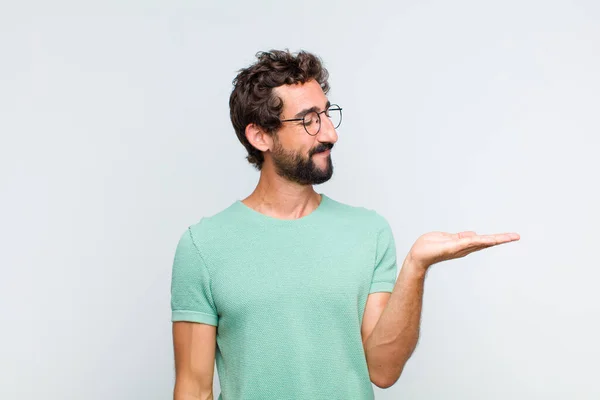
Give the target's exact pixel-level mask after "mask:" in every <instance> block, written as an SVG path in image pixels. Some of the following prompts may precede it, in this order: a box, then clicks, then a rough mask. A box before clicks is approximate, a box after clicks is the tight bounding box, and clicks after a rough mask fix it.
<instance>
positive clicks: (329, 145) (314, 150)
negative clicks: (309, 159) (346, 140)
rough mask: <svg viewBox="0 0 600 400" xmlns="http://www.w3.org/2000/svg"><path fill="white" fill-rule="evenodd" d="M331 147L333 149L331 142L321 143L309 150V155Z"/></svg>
mask: <svg viewBox="0 0 600 400" xmlns="http://www.w3.org/2000/svg"><path fill="white" fill-rule="evenodd" d="M331 149H333V143H321V144H319V145H318V146H317V147H315V148H314V149H312V150H311V151H310V155H311V156H312V155H314V154H318V153H322V152H324V151H327V150H331Z"/></svg>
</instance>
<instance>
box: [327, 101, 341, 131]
mask: <svg viewBox="0 0 600 400" xmlns="http://www.w3.org/2000/svg"><path fill="white" fill-rule="evenodd" d="M327 116H328V117H329V119H330V120H331V123H332V124H333V127H334V128H336V129H337V127H338V126H340V124H341V123H342V109H341V108H339V107H338V106H332V107H330V108H329V110H327Z"/></svg>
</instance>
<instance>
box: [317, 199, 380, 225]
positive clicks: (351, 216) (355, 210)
mask: <svg viewBox="0 0 600 400" xmlns="http://www.w3.org/2000/svg"><path fill="white" fill-rule="evenodd" d="M327 199H328V201H329V203H330V204H331V207H330V208H331V210H332V211H333V212H335V213H336V214H337V215H338V216H339V217H340V218H343V219H345V220H351V221H353V222H361V223H368V224H372V225H374V226H382V225H386V224H387V220H386V218H385V217H384V216H383V215H382V214H380V213H379V212H378V211H377V210H375V209H373V208H369V207H366V206H362V205H356V204H350V203H346V202H342V201H339V200H335V199H332V198H331V197H328V198H327Z"/></svg>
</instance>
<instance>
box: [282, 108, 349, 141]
mask: <svg viewBox="0 0 600 400" xmlns="http://www.w3.org/2000/svg"><path fill="white" fill-rule="evenodd" d="M331 110H335V111H339V112H340V122H338V124H337V125H336V126H334V127H333V129H337V128H338V127H339V126H340V125H341V124H342V107H340V106H339V105H337V104H331V105H330V106H329V107H327V109H326V110H323V111H310V112H308V113H306V115H304V116H303V117H302V118H289V119H282V120H280V121H281V122H291V121H302V126H303V127H304V130H305V131H306V133H308V134H309V135H310V136H317V135H318V134H319V132H321V114H323V113H327V114H325V115H327V117H328V118H329V111H331ZM312 113H316V114H317V121H318V122H319V129H317V132H316V133H310V132H309V131H308V129H307V128H306V121H305V118H306V117H307V116H309V115H310V114H312Z"/></svg>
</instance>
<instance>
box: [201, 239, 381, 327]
mask: <svg viewBox="0 0 600 400" xmlns="http://www.w3.org/2000/svg"><path fill="white" fill-rule="evenodd" d="M292 243H293V242H283V243H282V242H278V243H271V244H268V243H266V244H265V243H261V244H257V243H251V245H252V246H247V247H246V248H244V246H241V247H238V248H231V249H230V251H226V252H221V253H220V254H222V255H221V256H220V257H219V258H220V259H219V260H218V264H217V265H215V268H213V270H212V271H211V282H212V284H211V291H212V296H213V299H214V301H215V305H216V308H217V310H218V312H219V314H220V317H221V318H223V317H225V318H227V319H230V318H236V319H245V318H249V317H251V316H253V315H257V316H259V318H265V317H266V315H261V314H267V313H287V314H289V315H291V316H293V315H294V314H295V313H302V312H307V310H308V311H310V310H320V312H321V313H324V314H325V315H327V314H332V315H333V314H335V313H340V312H344V313H347V312H349V311H351V310H352V311H356V310H357V307H358V306H359V304H361V303H363V302H364V299H365V298H366V295H367V291H368V289H369V285H370V283H371V278H372V273H373V265H374V259H375V254H374V245H373V243H371V242H369V241H365V240H364V239H361V238H355V239H354V240H352V237H349V238H347V239H346V240H345V241H343V242H341V243H339V242H337V241H336V242H335V244H333V243H331V242H330V245H327V242H321V243H315V245H313V246H298V245H293V244H292Z"/></svg>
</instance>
